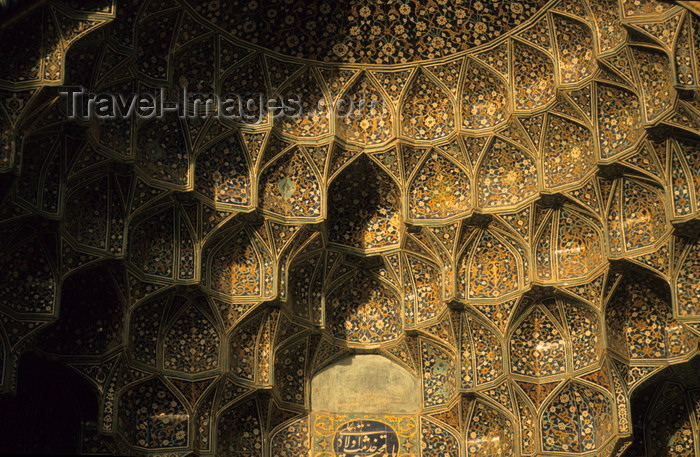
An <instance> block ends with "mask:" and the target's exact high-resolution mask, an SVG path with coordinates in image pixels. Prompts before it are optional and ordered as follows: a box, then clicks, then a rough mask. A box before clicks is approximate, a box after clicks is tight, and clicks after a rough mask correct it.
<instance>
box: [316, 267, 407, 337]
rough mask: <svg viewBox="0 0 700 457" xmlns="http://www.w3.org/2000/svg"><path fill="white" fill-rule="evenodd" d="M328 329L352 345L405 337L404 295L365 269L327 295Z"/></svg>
mask: <svg viewBox="0 0 700 457" xmlns="http://www.w3.org/2000/svg"><path fill="white" fill-rule="evenodd" d="M326 315H327V322H328V328H329V329H330V331H331V334H332V336H333V337H334V338H338V339H340V340H344V341H345V342H346V343H347V344H349V345H366V344H375V345H376V344H381V343H386V342H390V341H394V340H396V339H398V338H399V336H401V333H402V320H401V299H400V294H399V293H398V292H397V291H396V290H394V288H393V287H391V286H390V284H389V283H387V282H386V281H383V280H381V279H379V278H378V277H375V276H374V275H371V274H367V273H365V272H359V273H357V274H355V275H351V276H346V277H345V278H343V279H341V281H340V283H338V284H336V285H335V286H333V287H332V288H331V290H330V292H329V293H328V296H327V297H326Z"/></svg>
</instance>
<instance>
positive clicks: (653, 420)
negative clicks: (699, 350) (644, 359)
mask: <svg viewBox="0 0 700 457" xmlns="http://www.w3.org/2000/svg"><path fill="white" fill-rule="evenodd" d="M698 374H700V357H697V356H696V357H694V358H693V359H691V360H690V361H688V362H686V363H681V364H678V365H673V366H670V367H667V368H664V369H663V370H661V371H660V372H659V373H657V374H656V375H654V376H653V377H651V378H650V379H648V380H647V381H646V382H644V384H643V385H641V386H640V387H639V388H638V389H636V390H635V391H634V392H633V393H632V399H631V401H630V404H631V405H632V430H633V433H634V435H633V440H634V441H633V442H632V444H631V446H630V447H629V448H628V449H627V452H625V454H624V457H647V456H650V457H662V456H680V455H695V453H694V446H695V443H694V441H695V440H697V437H698V436H700V433H699V432H700V431H699V430H697V425H695V424H697V417H696V422H693V419H692V418H693V415H697V414H698V413H700V408H698V405H699V404H700V390H699V389H700V377H698ZM689 405H693V406H695V408H693V407H689ZM693 409H695V411H693Z"/></svg>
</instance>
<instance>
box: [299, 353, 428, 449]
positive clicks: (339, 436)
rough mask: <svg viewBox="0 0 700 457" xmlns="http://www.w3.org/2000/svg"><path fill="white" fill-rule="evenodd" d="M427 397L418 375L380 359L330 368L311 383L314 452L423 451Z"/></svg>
mask: <svg viewBox="0 0 700 457" xmlns="http://www.w3.org/2000/svg"><path fill="white" fill-rule="evenodd" d="M421 395H422V394H421V383H420V380H419V379H418V378H417V377H416V376H415V375H413V374H412V373H410V372H409V371H407V370H406V369H405V368H403V367H402V366H401V365H399V364H398V363H396V362H394V361H392V360H390V359H388V358H385V357H383V356H381V355H378V354H357V355H353V356H350V357H347V358H344V359H341V360H339V361H337V362H335V363H333V364H332V365H330V366H327V367H326V368H324V369H322V370H321V371H320V372H318V373H317V374H315V376H314V377H313V378H312V379H311V411H312V412H311V418H310V419H311V421H312V424H313V427H312V429H311V433H312V436H311V446H312V451H315V452H318V451H322V450H324V447H326V446H330V449H331V450H332V451H333V452H335V454H334V455H345V453H346V451H348V450H352V449H360V448H364V449H366V450H369V449H372V447H373V446H374V448H373V449H374V451H376V452H379V451H380V450H382V451H383V452H385V454H377V455H398V453H399V452H400V451H403V450H406V449H417V446H418V445H419V443H418V419H417V414H418V412H419V411H420V408H421ZM358 438H359V440H361V441H355V443H353V440H358ZM359 443H363V444H362V445H360V444H359ZM365 443H366V445H365ZM326 450H328V449H326ZM310 455H316V454H315V453H312V454H310ZM364 455H372V454H369V453H366V454H364Z"/></svg>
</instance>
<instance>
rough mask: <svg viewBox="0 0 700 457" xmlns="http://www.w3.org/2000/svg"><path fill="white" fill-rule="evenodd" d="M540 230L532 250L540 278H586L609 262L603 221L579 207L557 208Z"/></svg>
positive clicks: (538, 277)
mask: <svg viewBox="0 0 700 457" xmlns="http://www.w3.org/2000/svg"><path fill="white" fill-rule="evenodd" d="M537 230H538V233H537V235H536V237H535V241H534V243H533V246H532V249H533V259H534V260H535V265H536V268H535V269H534V270H535V277H536V278H537V279H539V280H540V281H552V280H554V281H572V280H582V279H586V278H588V277H590V276H591V275H594V274H597V273H599V272H600V270H601V269H602V267H603V266H604V265H607V262H606V261H605V252H606V251H605V237H604V235H603V228H602V226H601V223H600V222H599V221H598V220H597V219H596V218H594V217H591V216H590V214H587V213H585V212H583V211H580V210H579V208H578V207H576V206H574V205H570V204H564V205H563V206H562V207H560V208H557V209H555V210H554V211H552V215H551V216H550V215H548V214H547V215H546V216H545V217H544V222H543V223H541V225H540V227H539V228H538V229H537Z"/></svg>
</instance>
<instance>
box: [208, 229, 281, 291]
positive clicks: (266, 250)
mask: <svg viewBox="0 0 700 457" xmlns="http://www.w3.org/2000/svg"><path fill="white" fill-rule="evenodd" d="M256 229H258V230H256ZM262 230H263V229H262V228H261V227H260V226H255V225H252V224H238V225H235V226H233V227H232V228H231V229H227V230H226V231H222V232H221V233H220V234H219V235H217V236H216V237H215V238H212V239H210V240H208V241H207V244H206V245H205V247H204V248H203V249H202V259H203V262H202V279H203V283H204V287H205V288H206V289H207V291H208V292H209V293H210V294H211V295H212V296H214V297H220V298H221V299H222V300H225V301H232V300H236V301H242V302H247V301H261V299H269V298H272V297H273V296H274V294H275V293H276V281H275V280H274V278H275V271H274V270H275V269H274V263H273V257H272V255H273V254H272V252H271V248H270V247H269V246H268V244H267V243H266V242H265V240H264V239H263V238H262V236H261V235H260V231H262Z"/></svg>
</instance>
